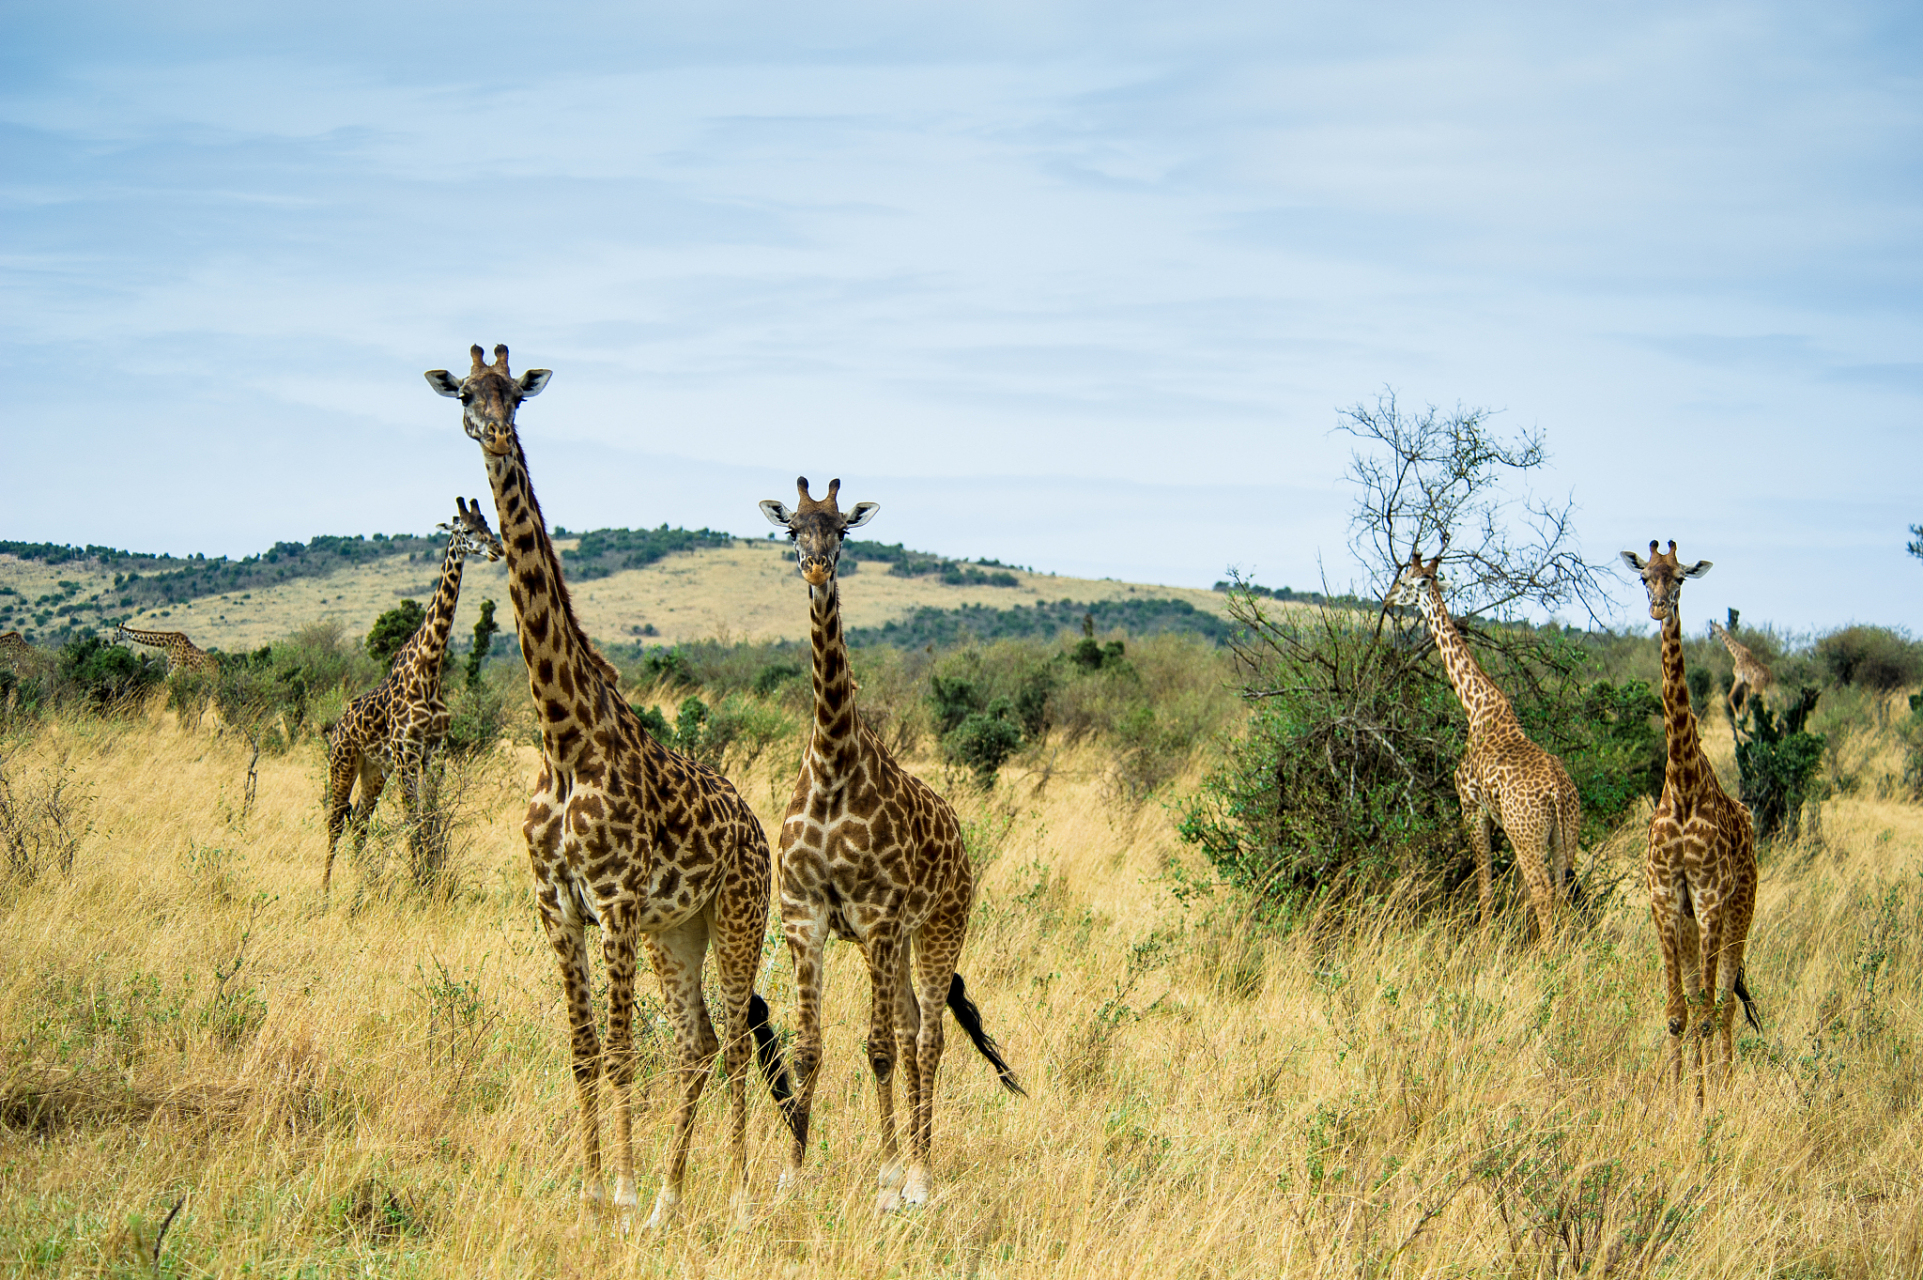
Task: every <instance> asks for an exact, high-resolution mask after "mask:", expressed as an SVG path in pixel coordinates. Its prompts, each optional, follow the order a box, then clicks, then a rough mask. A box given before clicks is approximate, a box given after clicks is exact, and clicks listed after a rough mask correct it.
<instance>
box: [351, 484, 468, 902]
mask: <svg viewBox="0 0 1923 1280" xmlns="http://www.w3.org/2000/svg"><path fill="white" fill-rule="evenodd" d="M455 505H456V508H457V514H456V518H455V520H454V522H453V523H451V524H444V525H442V526H440V527H441V528H442V529H445V530H447V533H448V538H447V551H446V552H445V554H443V555H442V557H441V580H440V583H439V585H437V586H436V587H435V590H434V598H433V599H432V600H431V601H429V602H428V606H427V611H426V616H425V617H423V618H422V619H421V625H420V626H419V627H417V628H415V630H414V634H413V635H411V636H409V637H408V638H407V642H406V643H405V644H403V645H402V646H401V648H400V651H399V652H398V653H396V654H395V655H394V660H393V663H392V664H391V665H390V666H389V667H388V670H387V674H386V675H385V676H384V677H382V679H381V682H380V683H379V684H377V685H375V686H374V687H373V688H372V689H370V690H369V691H368V692H366V693H364V694H362V695H361V696H360V697H358V698H356V699H354V700H353V701H352V702H350V703H348V704H347V709H346V710H345V711H343V712H342V713H341V718H340V719H339V720H338V721H336V722H335V723H334V724H333V725H332V726H331V727H329V729H328V731H327V862H326V865H325V866H324V867H323V868H322V869H321V899H322V900H323V901H325V900H326V898H327V894H328V890H329V888H330V886H331V885H332V883H333V878H334V854H335V851H336V849H337V848H338V846H339V844H340V838H341V832H342V830H343V829H345V828H346V827H348V826H349V825H351V826H352V827H353V830H354V852H355V854H356V855H358V854H359V853H360V851H361V849H362V847H363V846H364V845H365V844H366V842H367V822H368V819H369V818H370V817H371V816H372V815H373V812H374V806H375V805H377V804H379V803H380V799H381V792H382V791H383V790H385V789H386V787H387V780H388V779H389V778H390V777H392V776H395V775H399V777H400V780H401V795H402V798H403V800H404V801H405V802H406V805H407V813H408V821H409V824H410V831H409V840H410V841H411V842H413V843H414V844H415V846H416V848H418V847H419V841H420V839H421V830H420V823H421V817H422V814H421V786H422V781H423V779H424V777H425V776H426V772H427V765H428V762H429V760H430V759H431V758H432V756H433V754H434V751H435V749H436V748H437V747H439V746H440V744H441V743H442V741H444V740H445V739H446V738H447V728H448V710H447V703H446V702H445V701H443V700H442V698H441V673H442V668H443V667H444V666H445V660H446V657H447V640H448V635H449V633H450V632H451V631H452V630H453V627H454V611H455V608H456V606H457V605H458V604H459V603H460V598H461V569H462V566H463V565H464V564H465V563H466V561H467V557H468V556H470V555H476V554H478V555H485V556H486V557H487V558H488V559H489V560H499V559H500V558H501V555H502V550H501V543H500V539H498V538H496V537H495V536H494V532H493V530H491V529H489V528H488V526H487V518H486V517H485V516H483V515H482V514H481V508H480V504H479V503H476V504H474V505H473V506H472V507H470V506H469V505H468V503H467V501H466V500H465V499H456V502H455ZM356 783H358V784H359V785H360V798H359V800H358V801H357V802H356V801H353V800H352V796H353V792H354V787H355V784H356Z"/></svg>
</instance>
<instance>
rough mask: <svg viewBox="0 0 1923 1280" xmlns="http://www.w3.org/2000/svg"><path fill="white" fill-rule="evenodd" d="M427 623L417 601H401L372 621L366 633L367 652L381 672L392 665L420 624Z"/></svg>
mask: <svg viewBox="0 0 1923 1280" xmlns="http://www.w3.org/2000/svg"><path fill="white" fill-rule="evenodd" d="M425 621H427V610H426V609H423V608H422V607H421V602H420V601H418V600H403V601H401V602H400V603H399V604H397V605H395V606H394V607H393V608H392V609H389V610H388V611H387V612H386V613H383V614H382V615H381V616H380V617H378V618H376V619H374V626H373V627H372V629H370V630H369V631H368V633H367V640H366V645H367V652H368V655H369V656H370V657H372V658H373V659H374V661H375V662H376V663H378V664H379V665H380V668H381V670H383V671H385V670H387V669H388V668H389V667H390V666H392V665H393V663H394V655H395V654H397V653H399V652H400V651H401V646H402V645H404V644H406V643H407V642H408V640H409V639H410V638H411V637H412V636H413V634H414V633H415V632H416V631H419V630H420V629H421V623H423V622H425Z"/></svg>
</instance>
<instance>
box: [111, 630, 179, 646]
mask: <svg viewBox="0 0 1923 1280" xmlns="http://www.w3.org/2000/svg"><path fill="white" fill-rule="evenodd" d="M120 634H122V635H124V636H126V637H127V638H128V639H129V640H138V641H139V642H140V643H141V644H152V645H163V644H172V643H181V644H184V643H186V641H187V637H186V636H185V635H183V634H181V633H180V632H178V631H142V630H141V629H140V628H139V627H122V628H120Z"/></svg>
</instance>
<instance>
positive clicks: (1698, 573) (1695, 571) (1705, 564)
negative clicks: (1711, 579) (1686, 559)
mask: <svg viewBox="0 0 1923 1280" xmlns="http://www.w3.org/2000/svg"><path fill="white" fill-rule="evenodd" d="M1709 566H1710V562H1709V561H1707V560H1698V561H1697V562H1696V563H1695V564H1692V565H1690V566H1689V568H1687V569H1685V570H1683V576H1684V577H1685V578H1700V577H1702V576H1703V575H1704V574H1706V573H1708V572H1709Z"/></svg>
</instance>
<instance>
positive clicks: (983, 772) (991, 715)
mask: <svg viewBox="0 0 1923 1280" xmlns="http://www.w3.org/2000/svg"><path fill="white" fill-rule="evenodd" d="M1014 710H1015V708H1014V704H1013V703H1011V702H1010V701H1009V700H1008V699H1007V698H997V699H995V701H994V702H992V703H990V704H989V705H988V706H987V707H985V708H983V709H982V710H980V711H971V712H969V713H968V714H967V715H965V716H963V717H962V718H961V720H960V721H959V722H958V723H957V724H956V725H955V727H954V728H952V729H950V730H949V731H948V732H947V733H945V734H943V735H942V740H941V743H942V751H943V754H945V755H946V756H947V757H948V759H949V760H951V761H953V762H954V763H956V764H960V765H966V766H967V767H968V768H969V769H971V770H973V771H974V774H975V785H976V786H978V787H980V788H981V789H982V790H984V791H986V790H988V789H989V788H990V787H992V786H994V785H995V774H996V772H997V771H999V770H1000V769H1001V767H1002V764H1003V762H1004V761H1006V760H1007V759H1008V757H1010V756H1011V755H1014V754H1015V752H1016V751H1017V750H1018V749H1020V747H1021V745H1022V728H1021V726H1020V725H1019V724H1017V723H1015V720H1014V718H1013V717H1014Z"/></svg>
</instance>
